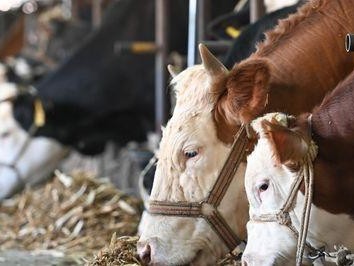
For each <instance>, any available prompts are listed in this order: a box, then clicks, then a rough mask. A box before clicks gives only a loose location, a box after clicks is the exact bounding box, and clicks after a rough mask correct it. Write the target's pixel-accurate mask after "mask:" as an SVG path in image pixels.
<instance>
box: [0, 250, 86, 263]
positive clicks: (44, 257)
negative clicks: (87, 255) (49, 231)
mask: <svg viewBox="0 0 354 266" xmlns="http://www.w3.org/2000/svg"><path fill="white" fill-rule="evenodd" d="M79 264H81V263H80V262H79V261H78V260H76V259H74V258H71V257H65V256H64V254H62V253H60V252H58V253H56V254H54V253H52V254H51V253H49V252H43V253H39V252H33V251H19V250H6V251H0V266H20V265H26V266H54V265H55V266H64V265H65V266H71V265H79Z"/></svg>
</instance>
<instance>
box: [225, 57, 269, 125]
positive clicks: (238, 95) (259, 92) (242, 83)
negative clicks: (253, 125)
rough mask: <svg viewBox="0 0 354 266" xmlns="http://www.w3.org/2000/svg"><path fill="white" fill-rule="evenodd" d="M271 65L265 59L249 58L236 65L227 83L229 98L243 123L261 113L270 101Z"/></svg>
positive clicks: (230, 103)
mask: <svg viewBox="0 0 354 266" xmlns="http://www.w3.org/2000/svg"><path fill="white" fill-rule="evenodd" d="M269 80H270V67H269V65H268V63H267V62H266V61H265V60H262V59H249V60H246V61H244V62H241V63H240V64H238V65H236V66H235V67H234V68H233V69H232V70H231V71H230V73H229V76H228V80H227V83H226V87H227V100H228V101H229V105H230V106H232V109H233V110H232V111H233V112H234V113H235V115H236V116H237V117H239V119H240V120H241V122H242V123H249V122H251V121H252V120H253V119H254V118H256V117H257V116H258V115H260V114H261V113H262V112H263V111H264V108H265V106H266V104H267V101H268V86H269Z"/></svg>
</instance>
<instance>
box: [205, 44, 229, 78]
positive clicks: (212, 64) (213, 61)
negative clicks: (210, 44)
mask: <svg viewBox="0 0 354 266" xmlns="http://www.w3.org/2000/svg"><path fill="white" fill-rule="evenodd" d="M199 53H200V57H201V58H202V63H203V66H204V68H205V69H206V71H207V72H208V73H209V74H210V75H212V76H217V75H220V74H225V73H227V69H226V67H225V66H224V65H223V64H222V63H221V62H220V61H219V60H218V59H217V58H216V57H215V56H214V55H213V54H212V53H211V52H210V51H209V50H208V48H207V47H206V46H205V45H204V44H202V43H200V44H199Z"/></svg>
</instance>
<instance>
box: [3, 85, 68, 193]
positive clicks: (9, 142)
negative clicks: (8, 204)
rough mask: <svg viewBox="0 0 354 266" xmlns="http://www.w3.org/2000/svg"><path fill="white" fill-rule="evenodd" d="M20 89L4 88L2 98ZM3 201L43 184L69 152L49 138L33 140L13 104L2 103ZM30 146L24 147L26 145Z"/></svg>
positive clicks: (9, 102)
mask: <svg viewBox="0 0 354 266" xmlns="http://www.w3.org/2000/svg"><path fill="white" fill-rule="evenodd" d="M16 94H17V90H16V87H15V86H14V85H12V84H9V83H3V84H1V85H0V99H1V100H3V99H8V98H11V97H15V96H16ZM0 125H1V126H0V200H2V199H4V198H6V197H9V196H11V195H12V194H13V193H15V192H16V191H17V190H19V189H21V188H22V187H23V186H24V185H25V184H34V183H38V182H40V181H42V180H43V179H44V178H45V177H47V176H48V175H49V173H50V172H51V171H53V170H54V168H55V166H56V165H57V163H58V161H59V159H61V158H62V157H63V156H64V155H65V154H66V152H67V150H66V149H65V148H64V147H63V146H61V145H60V144H58V143H57V142H56V141H53V140H50V139H48V138H40V137H38V138H37V137H36V138H31V137H30V136H29V134H28V132H26V131H25V130H23V129H22V128H21V127H20V126H19V124H18V123H17V122H16V120H15V119H14V116H13V104H12V102H11V101H3V102H1V103H0ZM26 141H29V142H28V145H27V147H26V148H25V149H23V150H22V151H21V149H22V148H23V147H24V145H25V142H26Z"/></svg>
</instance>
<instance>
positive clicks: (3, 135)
mask: <svg viewBox="0 0 354 266" xmlns="http://www.w3.org/2000/svg"><path fill="white" fill-rule="evenodd" d="M8 136H10V132H9V131H5V132H2V133H0V138H2V139H4V138H7V137H8Z"/></svg>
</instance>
